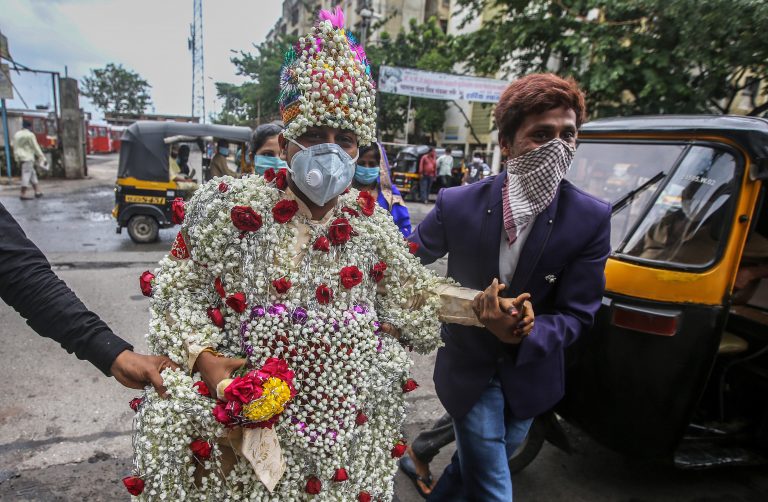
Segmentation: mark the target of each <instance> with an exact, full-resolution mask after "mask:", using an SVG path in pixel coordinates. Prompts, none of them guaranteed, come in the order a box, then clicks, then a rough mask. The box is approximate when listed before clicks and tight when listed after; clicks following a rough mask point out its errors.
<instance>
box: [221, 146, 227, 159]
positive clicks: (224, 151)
mask: <svg viewBox="0 0 768 502" xmlns="http://www.w3.org/2000/svg"><path fill="white" fill-rule="evenodd" d="M219 153H220V154H222V155H224V156H225V157H226V156H227V155H229V148H225V147H223V146H222V147H220V148H219Z"/></svg>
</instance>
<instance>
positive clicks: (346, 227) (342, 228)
mask: <svg viewBox="0 0 768 502" xmlns="http://www.w3.org/2000/svg"><path fill="white" fill-rule="evenodd" d="M350 237H352V225H350V224H349V220H347V219H346V218H336V219H335V220H333V221H332V222H331V226H330V228H329V229H328V238H329V239H330V240H331V244H333V245H334V246H340V245H341V244H344V243H345V242H347V241H348V240H349V238H350Z"/></svg>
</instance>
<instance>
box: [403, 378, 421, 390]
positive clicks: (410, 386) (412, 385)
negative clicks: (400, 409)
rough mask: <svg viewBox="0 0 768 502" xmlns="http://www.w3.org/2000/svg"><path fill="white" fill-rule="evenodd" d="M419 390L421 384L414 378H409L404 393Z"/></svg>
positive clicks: (404, 385) (404, 386)
mask: <svg viewBox="0 0 768 502" xmlns="http://www.w3.org/2000/svg"><path fill="white" fill-rule="evenodd" d="M418 388H419V384H418V383H417V382H416V380H414V379H413V378H409V379H408V380H406V381H405V383H404V384H403V392H412V391H414V390H416V389H418Z"/></svg>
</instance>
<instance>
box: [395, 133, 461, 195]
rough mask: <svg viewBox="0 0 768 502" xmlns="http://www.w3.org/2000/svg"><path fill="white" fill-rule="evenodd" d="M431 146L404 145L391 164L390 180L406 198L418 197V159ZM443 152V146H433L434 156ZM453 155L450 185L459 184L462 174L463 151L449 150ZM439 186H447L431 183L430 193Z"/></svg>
mask: <svg viewBox="0 0 768 502" xmlns="http://www.w3.org/2000/svg"><path fill="white" fill-rule="evenodd" d="M430 148H432V147H430V146H428V145H418V146H406V147H405V148H403V149H402V150H400V151H399V152H398V153H397V156H396V157H395V162H394V164H393V165H392V182H393V183H394V184H395V186H396V187H397V189H398V190H400V193H401V194H402V195H403V197H404V198H405V199H406V200H417V199H418V198H419V180H420V179H421V175H420V174H419V161H420V160H421V158H422V157H423V156H425V155H426V154H427V153H429V149H430ZM444 153H445V148H435V156H436V157H440V156H441V155H443V154H444ZM451 156H452V157H453V168H452V169H451V186H458V185H461V179H462V177H463V176H464V152H463V151H462V150H460V149H458V147H457V149H456V150H453V151H452V152H451ZM441 188H447V187H443V186H442V185H440V183H439V182H437V181H436V182H435V183H433V184H432V193H436V192H437V191H438V190H440V189H441Z"/></svg>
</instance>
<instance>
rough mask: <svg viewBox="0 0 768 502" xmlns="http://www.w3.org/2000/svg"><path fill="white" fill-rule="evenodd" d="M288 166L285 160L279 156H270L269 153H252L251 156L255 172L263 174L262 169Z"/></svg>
mask: <svg viewBox="0 0 768 502" xmlns="http://www.w3.org/2000/svg"><path fill="white" fill-rule="evenodd" d="M283 167H288V164H286V162H285V161H284V160H283V159H281V158H279V157H272V156H270V155H254V156H253V169H254V171H256V174H259V175H261V176H263V175H264V171H266V170H267V169H275V170H277V169H282V168H283Z"/></svg>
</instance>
